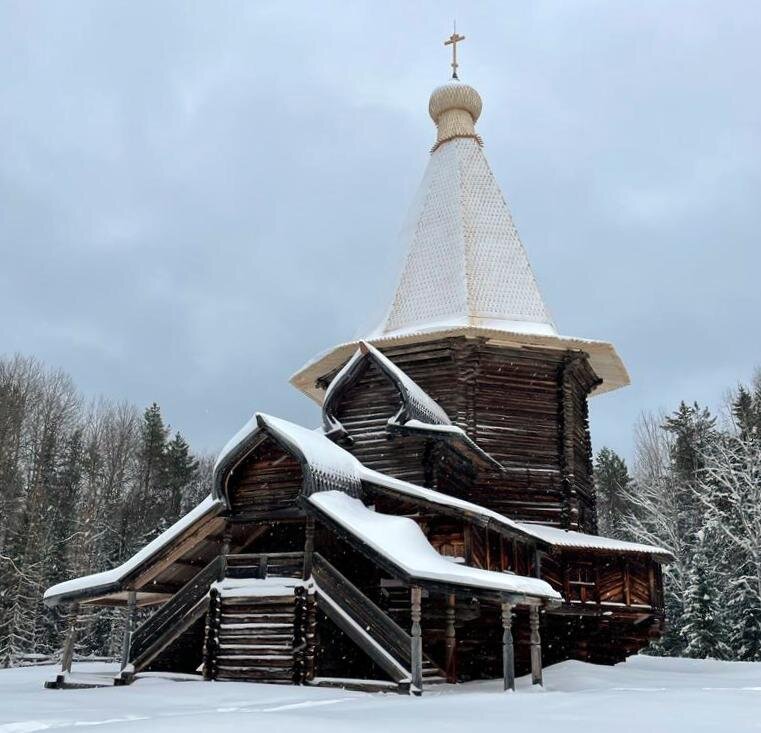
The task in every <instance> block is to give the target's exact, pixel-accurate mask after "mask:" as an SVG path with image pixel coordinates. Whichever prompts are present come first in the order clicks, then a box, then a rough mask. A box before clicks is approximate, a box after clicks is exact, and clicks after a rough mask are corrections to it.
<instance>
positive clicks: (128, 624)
mask: <svg viewBox="0 0 761 733" xmlns="http://www.w3.org/2000/svg"><path fill="white" fill-rule="evenodd" d="M136 613H137V592H136V591H134V590H130V591H127V614H126V617H125V619H124V641H123V643H122V664H121V669H122V670H123V669H125V668H126V666H127V665H128V664H129V653H130V649H131V647H132V633H133V632H134V630H135V616H136Z"/></svg>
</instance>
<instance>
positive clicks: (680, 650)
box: [595, 373, 761, 661]
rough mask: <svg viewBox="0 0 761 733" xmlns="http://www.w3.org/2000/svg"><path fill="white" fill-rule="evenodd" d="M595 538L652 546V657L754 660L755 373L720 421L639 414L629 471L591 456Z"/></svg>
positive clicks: (758, 437)
mask: <svg viewBox="0 0 761 733" xmlns="http://www.w3.org/2000/svg"><path fill="white" fill-rule="evenodd" d="M595 476H596V484H597V500H598V512H599V514H598V516H599V524H600V534H607V535H609V536H613V537H620V538H624V539H632V540H637V541H641V542H647V543H652V544H658V545H661V546H662V547H665V548H667V549H668V550H670V551H671V552H672V553H673V554H674V557H675V558H676V559H675V562H673V563H672V564H670V565H669V566H667V567H666V568H665V570H664V576H665V605H666V617H667V630H666V634H665V635H664V636H663V638H662V639H661V640H660V642H659V643H658V644H657V645H653V646H652V647H651V649H650V652H652V653H656V654H667V655H671V656H688V657H698V658H706V657H711V658H716V659H730V660H744V661H761V373H758V374H757V375H756V377H755V379H754V380H753V383H752V384H751V385H750V386H742V385H741V386H740V387H739V388H738V389H737V390H736V391H735V392H734V394H733V395H732V396H731V397H730V398H729V399H728V402H727V405H726V410H724V414H723V415H721V416H720V417H719V416H716V415H713V414H711V412H710V411H709V410H708V409H707V408H705V407H701V406H699V405H697V404H695V403H691V404H688V403H684V402H683V403H681V404H680V405H679V407H678V409H676V410H675V411H674V412H673V413H671V414H669V415H652V414H650V415H645V416H643V417H642V418H641V420H640V421H639V423H638V425H637V426H636V429H635V444H634V460H633V464H632V470H631V473H630V472H629V469H628V467H627V465H626V463H625V462H624V460H623V459H622V458H621V457H620V456H618V455H616V454H615V453H614V452H613V451H611V450H609V449H607V448H603V449H602V450H601V451H599V453H598V454H597V456H596V461H595Z"/></svg>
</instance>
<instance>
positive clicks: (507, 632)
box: [502, 603, 533, 690]
mask: <svg viewBox="0 0 761 733" xmlns="http://www.w3.org/2000/svg"><path fill="white" fill-rule="evenodd" d="M532 660H533V657H532ZM502 676H503V678H504V689H505V690H515V649H514V648H513V604H512V603H503V604H502Z"/></svg>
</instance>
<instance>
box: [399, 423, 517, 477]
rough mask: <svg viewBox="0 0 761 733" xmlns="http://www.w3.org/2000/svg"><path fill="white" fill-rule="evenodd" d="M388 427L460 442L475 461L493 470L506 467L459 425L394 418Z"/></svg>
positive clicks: (451, 441)
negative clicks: (397, 420) (400, 420)
mask: <svg viewBox="0 0 761 733" xmlns="http://www.w3.org/2000/svg"><path fill="white" fill-rule="evenodd" d="M388 427H389V429H391V430H398V431H402V432H406V433H408V434H418V435H421V436H425V437H428V438H438V439H443V440H446V441H447V442H449V443H450V444H453V443H454V444H458V445H459V446H460V448H461V449H462V450H463V451H464V453H465V455H467V456H468V458H469V459H471V460H472V461H473V462H474V463H476V464H479V463H480V464H482V465H487V466H489V467H491V469H492V470H494V469H497V470H499V471H502V470H503V469H504V467H503V466H502V464H501V463H500V462H499V461H498V460H497V459H496V458H494V457H493V456H491V455H489V454H488V453H487V452H486V451H485V450H484V449H483V448H481V446H480V445H478V443H476V441H475V440H473V439H472V438H471V437H470V436H469V435H468V434H467V433H466V432H465V431H464V430H463V429H462V428H461V427H459V426H458V425H431V424H429V423H424V422H421V421H420V420H407V422H405V423H398V422H396V421H395V420H394V419H393V418H392V419H391V420H389V421H388Z"/></svg>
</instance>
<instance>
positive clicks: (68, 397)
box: [0, 356, 761, 667]
mask: <svg viewBox="0 0 761 733" xmlns="http://www.w3.org/2000/svg"><path fill="white" fill-rule="evenodd" d="M725 412H726V414H724V415H723V416H722V418H721V419H719V418H718V417H717V416H715V415H712V414H711V413H710V412H709V411H708V409H706V408H704V407H700V406H698V405H697V404H694V403H692V404H689V403H682V404H681V405H679V407H678V408H677V409H676V410H675V411H674V412H673V413H671V414H668V415H646V416H644V417H643V418H642V419H641V420H640V422H639V424H638V425H637V426H636V429H635V436H634V438H635V444H634V459H633V462H632V466H631V469H630V468H629V467H628V466H627V465H626V463H625V461H624V460H623V459H622V458H621V457H620V456H618V455H616V453H614V452H613V451H612V450H609V449H607V448H603V449H602V450H600V451H599V452H598V454H597V456H596V460H595V473H596V484H597V497H598V511H599V525H600V526H599V529H600V533H601V534H605V535H608V536H612V537H619V538H625V539H632V540H637V541H642V542H648V543H653V544H658V545H660V546H662V547H665V548H667V549H668V550H670V551H671V552H672V553H673V554H674V556H675V558H676V560H675V562H674V563H672V564H671V565H669V566H668V567H666V568H665V573H664V575H665V586H666V587H665V598H666V612H667V632H666V634H665V636H664V637H663V638H662V639H661V641H660V642H659V643H658V644H657V645H655V646H654V647H653V648H651V650H650V651H651V652H653V653H658V654H668V655H676V656H681V655H686V656H693V657H716V658H720V659H741V660H756V661H760V660H761V375H760V376H758V377H757V378H756V379H755V380H754V382H753V384H752V385H751V386H749V387H745V386H741V387H739V388H738V389H737V390H736V392H735V393H734V395H733V396H732V397H731V398H730V399H729V401H728V404H727V410H726V411H725ZM211 468H212V459H211V458H209V457H205V456H195V455H193V453H192V451H191V449H190V447H189V446H188V444H187V442H186V441H185V440H184V439H183V437H182V435H181V434H180V433H179V432H174V433H173V432H172V431H171V430H170V428H169V426H168V425H166V424H165V422H164V418H163V416H162V414H161V410H160V409H159V407H158V405H156V404H153V405H150V406H149V407H147V408H146V409H144V410H140V409H138V408H137V407H135V406H133V405H129V404H126V403H118V404H115V403H112V402H109V401H107V400H102V399H101V400H96V401H94V402H93V401H86V400H85V399H83V397H82V395H81V394H80V392H79V391H78V390H77V388H76V386H75V385H74V383H73V381H72V380H71V378H70V377H69V376H68V375H67V374H65V373H64V372H62V371H60V370H55V369H49V368H46V367H45V366H44V365H43V364H41V363H40V362H39V361H37V360H35V359H32V358H26V357H21V356H15V357H10V358H5V359H0V667H2V666H9V665H13V664H18V663H23V662H24V661H28V660H33V659H35V658H36V657H38V656H40V657H48V656H55V655H57V654H58V653H59V650H60V647H61V643H62V635H63V633H64V627H65V621H66V619H65V618H63V617H62V615H61V611H59V610H57V609H47V608H45V607H44V605H43V604H42V594H43V592H44V590H45V589H46V588H47V587H49V586H51V585H53V584H55V583H57V582H60V581H62V580H66V579H68V578H72V577H77V576H81V575H86V574H88V573H94V572H99V571H101V570H106V569H109V568H112V567H114V566H116V565H118V564H119V563H121V562H123V561H124V560H125V559H126V558H128V557H129V556H131V555H132V554H133V553H134V552H135V551H137V550H138V549H139V548H141V547H143V546H144V545H145V544H146V543H147V542H149V541H150V540H151V539H153V538H154V537H155V536H157V535H158V534H159V533H160V532H161V531H163V530H164V529H165V528H166V527H168V526H169V525H170V524H172V523H173V522H174V521H175V520H176V519H177V518H179V517H180V516H182V515H183V514H184V513H186V512H187V511H188V510H189V509H190V508H192V507H193V506H195V505H196V504H197V503H198V501H200V500H201V499H202V498H203V497H204V496H205V495H206V494H207V493H208V491H209V486H210V483H211ZM122 615H123V613H122V611H120V610H118V609H116V610H115V609H107V608H105V609H90V610H89V611H87V612H86V613H85V614H84V615H82V616H81V617H80V621H79V624H80V628H79V632H78V646H77V653H78V654H79V655H82V656H84V655H94V656H106V657H114V656H118V654H119V648H120V645H121V634H122V628H123V624H122Z"/></svg>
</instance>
